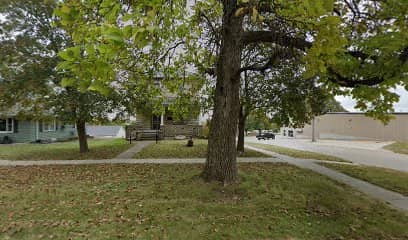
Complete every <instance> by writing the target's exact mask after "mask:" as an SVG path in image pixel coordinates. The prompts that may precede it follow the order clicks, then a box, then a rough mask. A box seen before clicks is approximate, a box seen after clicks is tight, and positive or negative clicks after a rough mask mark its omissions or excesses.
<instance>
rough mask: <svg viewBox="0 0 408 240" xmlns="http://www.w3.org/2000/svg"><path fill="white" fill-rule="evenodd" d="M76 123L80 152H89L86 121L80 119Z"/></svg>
mask: <svg viewBox="0 0 408 240" xmlns="http://www.w3.org/2000/svg"><path fill="white" fill-rule="evenodd" d="M76 125H77V133H78V140H79V152H80V153H86V152H89V148H88V139H87V137H86V127H85V121H82V120H78V121H77V122H76Z"/></svg>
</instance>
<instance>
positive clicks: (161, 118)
mask: <svg viewBox="0 0 408 240" xmlns="http://www.w3.org/2000/svg"><path fill="white" fill-rule="evenodd" d="M163 125H164V115H163V114H162V115H161V116H160V126H163Z"/></svg>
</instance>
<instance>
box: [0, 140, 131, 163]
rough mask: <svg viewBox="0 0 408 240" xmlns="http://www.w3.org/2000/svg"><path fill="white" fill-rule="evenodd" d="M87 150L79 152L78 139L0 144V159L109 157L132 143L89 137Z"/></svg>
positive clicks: (112, 156)
mask: <svg viewBox="0 0 408 240" xmlns="http://www.w3.org/2000/svg"><path fill="white" fill-rule="evenodd" d="M88 144H89V150H90V151H89V152H88V153H84V154H80V153H79V144H78V141H70V142H61V143H50V144H29V143H27V144H13V145H0V159H6V160H85V159H110V158H114V157H116V156H117V155H118V154H120V153H121V152H123V151H126V150H127V149H129V148H130V147H131V146H132V145H130V144H129V142H127V141H125V140H124V139H89V140H88Z"/></svg>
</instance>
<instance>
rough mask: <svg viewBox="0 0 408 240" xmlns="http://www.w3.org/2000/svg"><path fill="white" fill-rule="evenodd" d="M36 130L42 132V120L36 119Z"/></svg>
mask: <svg viewBox="0 0 408 240" xmlns="http://www.w3.org/2000/svg"><path fill="white" fill-rule="evenodd" d="M38 131H40V132H42V131H43V122H42V121H38Z"/></svg>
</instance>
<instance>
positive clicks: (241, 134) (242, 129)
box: [237, 106, 246, 154]
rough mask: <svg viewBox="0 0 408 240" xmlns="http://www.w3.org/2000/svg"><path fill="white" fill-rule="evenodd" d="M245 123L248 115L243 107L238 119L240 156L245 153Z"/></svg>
mask: <svg viewBox="0 0 408 240" xmlns="http://www.w3.org/2000/svg"><path fill="white" fill-rule="evenodd" d="M245 122H246V114H244V108H243V106H241V108H240V111H239V119H238V144H237V151H238V154H240V153H243V152H245Z"/></svg>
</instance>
